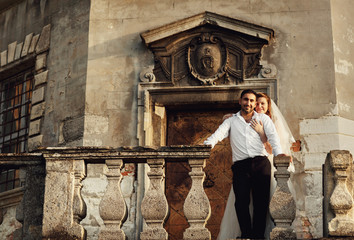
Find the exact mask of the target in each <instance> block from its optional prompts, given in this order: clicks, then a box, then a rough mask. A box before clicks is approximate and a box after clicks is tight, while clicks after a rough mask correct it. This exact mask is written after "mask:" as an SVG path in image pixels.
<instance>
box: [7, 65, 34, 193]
mask: <svg viewBox="0 0 354 240" xmlns="http://www.w3.org/2000/svg"><path fill="white" fill-rule="evenodd" d="M33 81H34V72H33V68H30V69H26V70H24V71H22V72H20V73H18V74H16V75H14V76H12V77H9V78H7V79H5V80H4V81H3V82H2V83H1V90H0V91H1V92H0V151H1V153H23V152H27V141H28V131H29V121H30V114H31V99H32V89H33ZM0 170H1V172H0V192H4V191H8V190H11V189H14V188H16V187H20V180H19V170H18V169H0Z"/></svg>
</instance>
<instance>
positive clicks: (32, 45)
mask: <svg viewBox="0 0 354 240" xmlns="http://www.w3.org/2000/svg"><path fill="white" fill-rule="evenodd" d="M38 38H39V34H37V35H35V36H34V37H33V38H32V41H31V45H30V47H29V49H28V53H33V52H34V49H35V48H36V46H37V42H38Z"/></svg>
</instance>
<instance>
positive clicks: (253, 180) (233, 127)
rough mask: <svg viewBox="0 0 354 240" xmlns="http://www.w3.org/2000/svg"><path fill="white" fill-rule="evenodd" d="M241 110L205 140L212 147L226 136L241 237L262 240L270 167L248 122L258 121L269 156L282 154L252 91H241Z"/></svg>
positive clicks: (261, 146)
mask: <svg viewBox="0 0 354 240" xmlns="http://www.w3.org/2000/svg"><path fill="white" fill-rule="evenodd" d="M239 104H240V106H241V110H240V111H239V112H238V113H236V114H234V115H233V116H232V117H230V118H228V119H226V120H225V121H224V122H223V123H222V124H221V125H220V126H219V128H218V129H217V130H216V131H215V133H214V134H212V135H211V136H210V137H209V138H208V139H207V140H205V142H204V144H205V145H210V146H212V147H214V146H215V144H216V143H217V142H218V141H221V140H223V139H224V138H226V137H228V136H229V135H230V144H231V148H232V160H233V163H234V164H233V165H232V172H233V188H234V192H235V197H236V202H235V209H236V213H237V218H238V221H239V224H240V229H241V233H242V235H241V238H251V239H263V238H264V231H265V226H266V216H267V212H268V207H269V190H270V175H271V166H270V162H269V160H268V158H267V155H268V154H267V152H266V150H265V148H264V145H263V143H262V141H261V139H260V137H259V135H258V133H257V132H256V131H255V130H254V129H253V128H252V127H251V125H250V121H251V120H252V119H256V120H258V121H262V123H263V127H264V132H265V134H266V136H267V138H268V141H269V142H270V144H271V145H272V147H273V154H274V155H275V156H276V155H278V154H282V149H281V146H280V141H279V137H278V134H277V132H276V129H275V126H274V124H273V122H272V120H271V119H270V118H269V117H268V116H267V115H265V114H259V113H257V112H255V111H254V108H255V106H256V92H254V91H253V90H251V89H247V90H244V91H243V92H242V93H241V98H240V99H239ZM250 193H252V198H253V208H254V210H253V224H252V223H251V216H250V212H249V204H250Z"/></svg>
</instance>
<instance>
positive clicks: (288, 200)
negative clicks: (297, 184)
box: [269, 156, 296, 240]
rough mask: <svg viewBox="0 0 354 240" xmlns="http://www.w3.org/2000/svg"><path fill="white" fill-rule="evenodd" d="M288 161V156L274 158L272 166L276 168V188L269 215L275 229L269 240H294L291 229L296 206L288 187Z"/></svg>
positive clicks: (294, 235)
mask: <svg viewBox="0 0 354 240" xmlns="http://www.w3.org/2000/svg"><path fill="white" fill-rule="evenodd" d="M290 159H291V158H290V157H289V156H277V157H274V165H275V167H276V168H277V171H276V172H275V173H274V175H275V178H276V179H277V188H276V190H275V193H274V195H273V197H272V200H271V201H270V206H269V210H270V214H271V215H272V217H273V219H274V223H275V228H274V229H273V230H272V232H271V233H270V239H272V240H283V239H287V240H291V239H294V240H295V239H296V234H295V232H294V230H293V229H292V228H291V224H292V222H293V221H294V219H295V213H296V206H295V201H294V199H293V197H292V195H291V193H290V190H289V187H288V180H289V177H290V173H289V172H288V170H287V169H288V166H289V163H290Z"/></svg>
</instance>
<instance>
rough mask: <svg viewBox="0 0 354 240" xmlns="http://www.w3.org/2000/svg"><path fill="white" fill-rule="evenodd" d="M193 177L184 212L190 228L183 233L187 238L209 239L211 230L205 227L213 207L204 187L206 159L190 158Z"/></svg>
mask: <svg viewBox="0 0 354 240" xmlns="http://www.w3.org/2000/svg"><path fill="white" fill-rule="evenodd" d="M188 162H189V165H190V167H191V172H190V173H189V175H190V176H191V178H192V187H191V189H190V191H189V193H188V196H187V198H186V200H185V202H184V206H183V212H184V215H185V216H186V218H187V220H188V223H189V228H187V229H186V231H185V232H184V233H183V239H185V240H192V239H193V240H209V239H211V234H210V231H209V230H208V229H207V228H206V227H205V224H206V221H207V220H208V219H209V217H210V213H211V209H210V203H209V199H208V197H207V195H206V193H205V191H204V188H203V181H204V178H205V173H204V171H203V168H204V167H205V163H206V161H205V159H189V161H188Z"/></svg>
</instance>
